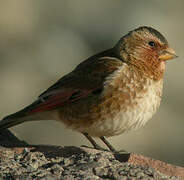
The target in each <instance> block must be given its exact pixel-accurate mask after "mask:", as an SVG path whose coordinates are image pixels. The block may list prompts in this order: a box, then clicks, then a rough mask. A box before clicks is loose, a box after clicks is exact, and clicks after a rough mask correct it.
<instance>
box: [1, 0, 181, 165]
mask: <svg viewBox="0 0 184 180" xmlns="http://www.w3.org/2000/svg"><path fill="white" fill-rule="evenodd" d="M183 8H184V1H183V0H178V1H177V3H176V2H175V1H173V0H162V1H159V0H150V1H147V0H141V1H129V0H124V1H122V0H117V1H114V0H101V1H99V0H93V1H86V0H78V1H74V0H62V1H50V0H40V1H25V0H14V1H11V0H6V1H2V2H1V6H0V82H1V85H0V92H1V93H0V102H1V103H0V119H1V118H3V117H4V116H5V115H7V114H10V113H13V112H16V111H18V110H20V109H21V108H23V107H24V106H25V105H28V104H30V103H31V102H32V101H34V100H35V99H36V98H37V96H38V95H39V94H40V93H42V92H43V91H44V90H45V89H47V88H48V87H49V86H50V85H52V84H53V83H54V82H55V81H56V80H57V79H59V78H60V77H61V76H63V75H65V74H66V73H68V72H70V71H71V70H73V68H74V67H75V66H76V65H77V64H79V63H80V62H81V61H83V60H84V59H86V58H87V57H89V56H91V55H93V54H94V53H98V52H100V51H102V50H105V49H108V48H110V47H112V46H113V45H114V44H115V43H116V42H117V41H118V40H119V38H120V37H122V36H123V35H124V34H126V33H127V32H128V31H130V30H132V29H134V28H136V27H138V26H142V25H147V26H152V27H154V28H156V29H157V30H159V31H160V32H161V33H162V34H164V36H165V37H166V38H167V39H168V41H169V42H170V44H171V47H173V48H174V49H175V50H176V52H177V54H178V56H179V58H177V59H176V60H173V61H170V62H168V64H167V69H166V73H165V83H164V94H163V99H162V103H161V107H160V109H159V111H158V112H157V114H156V115H155V116H154V117H153V118H152V120H150V121H149V122H148V123H147V125H146V126H145V127H144V128H142V129H140V130H138V131H135V132H129V133H127V134H122V135H120V136H117V137H113V138H109V140H110V142H111V143H112V144H113V145H114V146H115V147H116V148H118V149H126V150H127V151H130V152H135V153H141V154H143V155H145V156H149V157H152V158H155V159H159V160H162V161H166V162H169V163H172V164H176V165H180V166H184V131H183V130H184V109H183V108H184V97H183V92H184V80H183V76H184V71H183V66H184V63H183V59H184V51H183V49H184V47H183V46H184V45H183V42H184V35H183V33H184V21H183V18H184V10H183ZM11 130H13V132H14V133H16V135H17V136H18V137H19V138H21V139H23V140H25V141H27V142H29V143H31V144H53V145H62V146H69V145H77V146H80V145H83V144H86V145H89V143H88V141H87V140H86V139H85V138H84V137H83V136H82V135H80V134H79V133H76V132H72V131H71V130H68V129H65V127H64V125H62V124H60V123H58V122H54V121H53V122H52V121H42V122H28V123H25V124H21V125H19V126H16V127H13V128H11Z"/></svg>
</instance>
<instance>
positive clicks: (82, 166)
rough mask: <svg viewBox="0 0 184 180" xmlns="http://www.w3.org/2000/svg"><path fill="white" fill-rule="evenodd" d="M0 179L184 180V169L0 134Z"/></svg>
mask: <svg viewBox="0 0 184 180" xmlns="http://www.w3.org/2000/svg"><path fill="white" fill-rule="evenodd" d="M0 145H1V146H0V179H49V180H50V179H51V180H52V179H63V180H72V179H85V180H95V179H98V180H99V179H110V180H116V179H117V180H120V179H121V180H128V179H129V180H134V179H135V180H136V179H145V180H151V179H157V180H166V179H171V180H177V179H184V168H182V167H177V166H173V165H170V164H166V163H164V162H161V161H158V160H153V159H150V158H147V157H144V156H141V155H136V154H123V153H120V154H113V153H111V152H106V151H98V150H95V149H92V148H87V147H74V146H69V147H61V146H49V145H37V146H33V145H28V144H27V143H25V142H23V141H20V140H18V139H17V138H16V137H15V136H14V135H13V134H11V132H10V131H8V130H5V131H3V132H1V133H0Z"/></svg>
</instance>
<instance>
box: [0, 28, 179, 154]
mask: <svg viewBox="0 0 184 180" xmlns="http://www.w3.org/2000/svg"><path fill="white" fill-rule="evenodd" d="M176 57H177V56H176V53H175V51H174V50H173V49H172V48H171V47H170V45H169V43H168V41H167V40H166V38H165V37H164V36H163V35H162V34H161V33H160V32H159V31H157V30H156V29H154V28H152V27H149V26H141V27H138V28H136V29H134V30H132V31H129V32H128V33H127V34H126V35H124V36H123V37H122V38H121V39H120V40H119V41H118V42H117V43H116V44H115V45H114V46H113V47H112V48H110V49H107V50H105V51H103V52H100V53H98V54H96V55H93V56H91V57H89V58H88V59H86V60H84V61H83V62H81V63H80V64H79V65H78V66H77V67H76V68H75V69H74V70H73V71H71V72H70V73H68V74H66V75H65V76H63V77H61V78H60V79H59V80H58V81H56V83H55V84H53V85H52V86H51V87H49V88H48V89H47V90H46V91H44V92H43V93H42V94H41V95H40V96H39V97H38V98H37V100H36V101H34V102H33V103H32V104H31V105H29V106H27V107H25V108H24V109H22V110H20V111H18V112H16V113H13V114H11V115H8V116H6V117H5V118H3V119H2V120H1V121H0V131H1V130H3V129H7V128H10V127H12V126H15V125H18V124H20V123H23V122H28V121H37V120H56V121H59V122H62V123H64V124H65V126H66V127H67V128H70V129H72V130H74V131H78V132H79V133H82V134H83V135H84V136H85V137H86V138H87V139H88V140H89V141H90V142H91V144H92V145H93V147H94V148H95V149H102V148H101V146H99V144H98V143H96V141H95V140H94V138H100V139H101V140H102V141H103V142H104V145H106V146H107V148H108V149H109V151H112V152H117V151H116V149H115V148H114V147H113V146H112V145H111V144H110V143H109V142H108V141H107V139H106V138H107V137H111V136H116V135H119V134H122V133H125V132H129V131H131V130H136V129H138V128H141V127H143V126H144V125H145V124H146V122H147V121H148V120H149V119H151V118H152V116H153V115H154V114H155V113H156V111H157V109H158V108H159V105H160V101H161V97H162V89H163V77H164V71H165V66H166V61H167V60H170V59H174V58H176Z"/></svg>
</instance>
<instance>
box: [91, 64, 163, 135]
mask: <svg viewBox="0 0 184 180" xmlns="http://www.w3.org/2000/svg"><path fill="white" fill-rule="evenodd" d="M162 85H163V82H162V80H159V81H154V80H152V79H148V78H145V77H144V76H142V75H141V74H139V73H138V72H135V71H133V70H130V69H129V68H127V69H126V67H124V69H121V68H120V69H119V70H118V71H116V72H115V73H114V74H112V75H111V77H108V78H107V80H106V82H105V86H104V91H103V93H102V97H101V102H100V103H99V104H98V105H97V106H95V107H94V108H93V109H92V111H93V113H92V117H94V119H96V120H97V119H98V121H97V122H94V123H93V125H92V126H91V127H92V128H89V130H88V133H89V134H91V135H93V136H113V135H118V134H121V133H123V132H126V131H129V130H132V129H137V128H139V127H142V126H144V125H145V123H146V122H147V121H148V120H149V119H150V118H151V117H152V116H153V114H154V113H155V112H156V110H157V109H158V107H159V105H160V100H161V94H162Z"/></svg>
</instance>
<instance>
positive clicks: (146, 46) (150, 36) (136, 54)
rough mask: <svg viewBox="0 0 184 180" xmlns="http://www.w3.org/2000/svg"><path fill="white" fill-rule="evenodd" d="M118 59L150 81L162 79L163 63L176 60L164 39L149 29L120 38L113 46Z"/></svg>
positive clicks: (141, 29)
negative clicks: (135, 68) (134, 68)
mask: <svg viewBox="0 0 184 180" xmlns="http://www.w3.org/2000/svg"><path fill="white" fill-rule="evenodd" d="M115 49H116V53H118V55H119V56H120V58H121V59H122V60H123V61H125V62H127V63H129V64H130V65H133V66H135V67H137V68H138V69H139V70H140V71H142V72H143V73H145V74H146V75H147V76H149V77H150V78H152V79H155V80H159V79H161V78H162V77H163V72H164V70H165V61H167V60H169V59H173V58H176V57H177V56H176V54H175V51H174V50H173V49H172V48H170V46H169V44H168V42H167V40H166V39H165V37H164V36H163V35H162V34H161V33H159V32H158V31H157V30H155V29H153V28H151V27H146V26H143V27H139V28H137V29H135V30H133V31H130V32H129V33H128V34H127V35H125V36H124V37H122V38H121V39H120V41H119V42H118V43H117V45H116V46H115Z"/></svg>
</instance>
